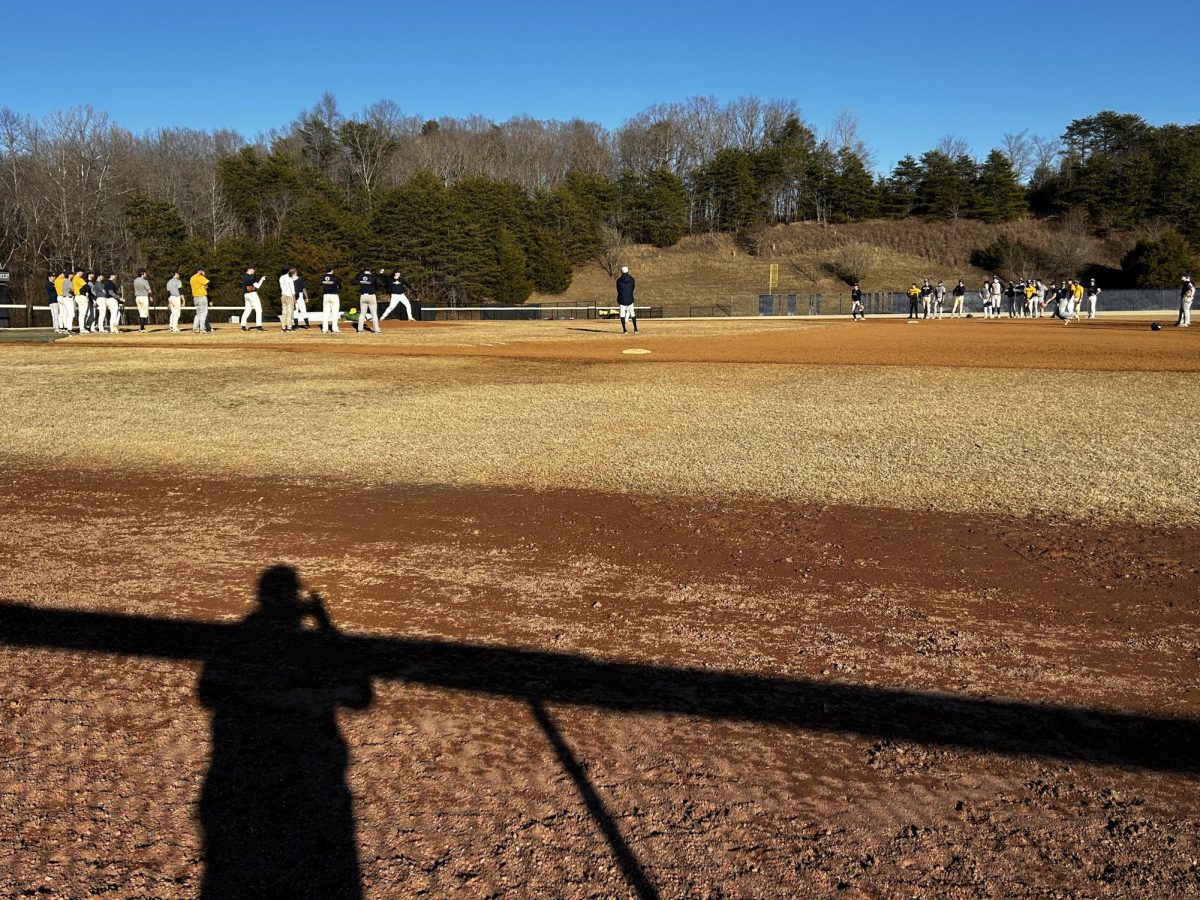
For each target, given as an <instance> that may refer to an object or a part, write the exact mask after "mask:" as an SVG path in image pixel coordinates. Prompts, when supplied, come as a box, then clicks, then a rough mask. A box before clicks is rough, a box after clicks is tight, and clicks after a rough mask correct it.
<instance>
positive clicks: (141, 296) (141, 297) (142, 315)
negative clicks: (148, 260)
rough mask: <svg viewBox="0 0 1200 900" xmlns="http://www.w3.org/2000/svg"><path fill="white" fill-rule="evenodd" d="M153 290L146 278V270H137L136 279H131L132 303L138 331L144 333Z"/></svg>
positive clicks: (147, 322) (148, 319)
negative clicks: (136, 316) (135, 312)
mask: <svg viewBox="0 0 1200 900" xmlns="http://www.w3.org/2000/svg"><path fill="white" fill-rule="evenodd" d="M153 293H154V289H153V288H152V287H150V281H149V280H148V279H147V278H146V270H145V269H138V271H137V277H136V278H135V279H133V303H134V305H135V306H136V307H137V314H138V331H145V330H146V326H147V325H149V324H150V295H151V294H153Z"/></svg>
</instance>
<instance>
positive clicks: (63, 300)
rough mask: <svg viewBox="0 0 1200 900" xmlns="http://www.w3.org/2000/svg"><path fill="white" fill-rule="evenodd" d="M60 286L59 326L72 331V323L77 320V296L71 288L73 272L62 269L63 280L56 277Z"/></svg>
mask: <svg viewBox="0 0 1200 900" xmlns="http://www.w3.org/2000/svg"><path fill="white" fill-rule="evenodd" d="M54 283H55V285H57V286H58V327H59V328H61V329H62V330H63V331H65V332H70V330H71V323H72V322H74V321H75V296H74V291H72V289H71V273H70V272H68V271H67V270H66V269H63V271H62V280H61V281H59V279H57V278H55V279H54Z"/></svg>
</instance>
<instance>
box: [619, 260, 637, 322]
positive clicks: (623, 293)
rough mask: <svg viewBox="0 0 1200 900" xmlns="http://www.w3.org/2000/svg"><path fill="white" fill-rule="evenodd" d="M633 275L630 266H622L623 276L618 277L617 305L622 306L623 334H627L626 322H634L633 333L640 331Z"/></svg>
mask: <svg viewBox="0 0 1200 900" xmlns="http://www.w3.org/2000/svg"><path fill="white" fill-rule="evenodd" d="M633 287H634V280H633V276H632V275H630V274H629V266H621V277H620V278H618V279H617V305H618V306H619V307H620V308H621V334H627V333H628V331H627V329H626V328H625V322H626V320H628V321H629V322H632V323H633V333H634V334H637V333H638V327H637V309H636V308H635V307H634V305H633Z"/></svg>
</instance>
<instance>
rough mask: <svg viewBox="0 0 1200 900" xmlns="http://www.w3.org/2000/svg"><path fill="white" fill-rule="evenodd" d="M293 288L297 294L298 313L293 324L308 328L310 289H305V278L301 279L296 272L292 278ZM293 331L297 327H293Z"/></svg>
mask: <svg viewBox="0 0 1200 900" xmlns="http://www.w3.org/2000/svg"><path fill="white" fill-rule="evenodd" d="M292 282H293V284H292V287H293V288H294V290H295V292H296V313H295V318H294V319H293V322H295V323H296V324H298V325H299V328H308V289H307V288H306V287H305V283H304V278H301V277H300V274H299V272H296V275H295V277H293V278H292ZM292 328H293V329H295V328H296V325H293V326H292Z"/></svg>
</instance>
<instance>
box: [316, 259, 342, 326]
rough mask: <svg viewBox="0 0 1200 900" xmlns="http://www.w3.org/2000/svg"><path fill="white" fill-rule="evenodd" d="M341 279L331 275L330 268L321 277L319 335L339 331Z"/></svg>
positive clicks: (331, 268) (331, 269)
mask: <svg viewBox="0 0 1200 900" xmlns="http://www.w3.org/2000/svg"><path fill="white" fill-rule="evenodd" d="M341 290H342V279H340V278H338V276H337V275H335V274H333V267H332V266H330V267H329V268H328V269H326V270H325V274H324V275H323V276H322V277H321V312H322V314H323V315H322V317H321V333H322V334H325V333H326V332H328V331H332V332H333V333H334V334H337V333H338V332H339V331H341V329H340V328H338V319H339V318H341V315H342V297H341Z"/></svg>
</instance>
